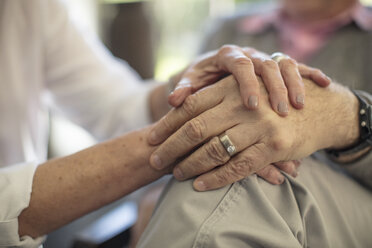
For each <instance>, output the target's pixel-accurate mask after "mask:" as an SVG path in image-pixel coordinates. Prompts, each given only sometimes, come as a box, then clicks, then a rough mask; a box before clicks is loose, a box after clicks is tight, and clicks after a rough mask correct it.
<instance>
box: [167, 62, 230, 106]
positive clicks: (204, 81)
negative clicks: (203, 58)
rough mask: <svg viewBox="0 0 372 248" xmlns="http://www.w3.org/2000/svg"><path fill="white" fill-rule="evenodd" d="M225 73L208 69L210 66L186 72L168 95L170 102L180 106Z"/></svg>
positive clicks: (172, 104)
mask: <svg viewBox="0 0 372 248" xmlns="http://www.w3.org/2000/svg"><path fill="white" fill-rule="evenodd" d="M209 60H210V59H209ZM223 74H224V73H223V72H217V71H216V72H213V71H211V70H208V66H205V67H204V68H203V69H198V70H191V71H188V72H186V73H185V75H184V76H183V77H182V78H181V80H180V82H178V83H177V85H176V87H175V89H174V91H173V92H172V93H171V94H170V95H169V96H168V103H169V104H170V105H171V106H173V107H179V106H180V105H181V104H182V103H183V102H184V101H185V99H186V98H187V97H188V96H189V95H191V94H193V93H195V92H196V91H198V90H200V89H201V88H203V87H205V86H208V85H210V84H212V83H215V82H217V81H219V79H221V76H222V75H223Z"/></svg>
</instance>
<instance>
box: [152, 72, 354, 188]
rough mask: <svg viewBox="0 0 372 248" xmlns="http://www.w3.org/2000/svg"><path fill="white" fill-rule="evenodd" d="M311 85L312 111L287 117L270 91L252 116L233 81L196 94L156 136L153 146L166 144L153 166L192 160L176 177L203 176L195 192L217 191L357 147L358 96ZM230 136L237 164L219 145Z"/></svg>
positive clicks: (157, 128)
mask: <svg viewBox="0 0 372 248" xmlns="http://www.w3.org/2000/svg"><path fill="white" fill-rule="evenodd" d="M305 86H306V92H307V94H308V99H309V104H308V106H307V107H306V108H304V109H303V110H301V111H299V110H295V109H293V113H292V114H291V115H289V116H288V117H287V118H281V117H280V116H278V115H276V114H275V113H274V112H273V111H272V110H271V108H270V106H269V103H268V96H267V94H266V93H265V92H266V90H265V88H264V87H263V85H262V84H261V85H260V90H261V94H262V95H263V96H265V97H263V99H264V101H263V104H261V107H260V108H259V109H258V110H257V111H246V109H245V106H244V104H243V103H242V100H241V98H240V97H239V95H240V92H239V88H238V85H237V83H236V82H235V80H234V79H233V78H232V77H228V78H225V79H224V80H221V82H219V83H217V84H214V85H211V86H209V87H207V88H205V89H203V90H200V91H198V92H196V93H195V94H193V95H191V96H189V97H188V98H186V100H185V102H184V104H183V105H182V106H181V107H179V108H177V109H173V110H172V111H171V112H170V113H169V114H168V115H166V116H165V117H164V118H163V119H162V120H161V121H160V122H159V123H157V124H156V125H155V127H154V128H153V130H152V131H151V134H150V136H149V137H150V141H151V143H152V144H157V143H160V142H163V141H164V140H165V139H166V140H165V141H164V142H163V143H162V144H161V145H160V146H159V147H158V149H157V150H156V151H155V152H154V153H153V154H152V156H151V158H150V163H151V165H152V166H153V167H155V168H157V169H160V168H164V167H167V166H168V165H170V164H172V163H173V162H175V161H176V160H179V159H180V158H182V157H185V155H188V156H187V157H186V158H185V159H184V160H182V161H181V162H179V163H178V164H177V165H176V167H175V169H174V170H173V173H174V175H175V177H176V178H177V179H180V180H183V179H187V178H191V177H193V176H195V175H200V174H203V175H201V176H199V177H198V178H197V179H196V180H195V181H194V187H195V188H196V189H197V190H209V189H215V188H219V187H222V186H224V185H227V184H229V183H232V182H235V181H238V180H240V179H242V178H245V177H247V176H249V175H250V174H252V173H254V172H257V171H259V170H261V169H262V168H265V166H267V165H269V164H271V163H274V162H280V161H289V160H293V159H299V158H303V157H305V156H307V155H309V154H311V153H313V152H315V151H317V150H319V149H323V148H330V147H332V148H340V147H345V146H348V145H351V144H352V143H354V142H356V141H357V139H358V137H359V133H358V132H359V129H358V114H357V113H358V102H357V100H356V98H355V96H354V95H353V94H352V93H351V92H350V91H349V90H347V89H345V88H343V87H341V86H338V85H336V84H332V86H330V87H328V88H326V89H321V88H319V87H317V86H316V85H314V84H313V83H312V82H306V84H305ZM325 110H326V111H325ZM343 113H348V114H347V115H345V114H343ZM173 132H175V133H174V134H172V133H173ZM223 133H225V134H227V135H228V137H229V138H230V140H231V141H232V143H233V144H234V146H235V148H236V151H237V152H238V153H237V154H236V155H235V156H233V157H231V159H230V156H229V154H228V152H227V150H226V149H225V148H224V147H223V145H222V144H221V142H220V140H219V138H218V135H220V134H223ZM171 134H172V136H170V137H169V138H168V139H167V137H168V136H169V135H171ZM195 147H198V148H197V149H195Z"/></svg>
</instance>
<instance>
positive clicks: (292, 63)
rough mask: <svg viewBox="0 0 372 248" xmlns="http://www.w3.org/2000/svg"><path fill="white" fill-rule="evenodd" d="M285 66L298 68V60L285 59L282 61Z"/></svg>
mask: <svg viewBox="0 0 372 248" xmlns="http://www.w3.org/2000/svg"><path fill="white" fill-rule="evenodd" d="M280 62H281V63H282V64H283V65H284V66H286V67H288V68H289V67H297V62H296V60H294V59H292V58H288V59H283V60H282V61H280Z"/></svg>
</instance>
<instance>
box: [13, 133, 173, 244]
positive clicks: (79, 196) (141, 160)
mask: <svg viewBox="0 0 372 248" xmlns="http://www.w3.org/2000/svg"><path fill="white" fill-rule="evenodd" d="M148 129H149V128H145V129H143V130H140V131H136V132H132V133H130V134H127V135H124V136H121V137H119V138H117V139H114V140H111V141H108V142H104V143H101V144H98V145H96V146H93V147H91V148H88V149H86V150H83V151H81V152H78V153H76V154H73V155H71V156H67V157H63V158H58V159H54V160H50V161H47V162H45V163H44V164H41V165H40V166H39V167H38V168H37V170H36V173H35V176H34V179H33V186H32V194H31V201H30V205H29V207H27V208H26V209H24V210H23V211H22V213H21V215H20V216H19V219H18V220H19V234H20V236H23V235H29V236H31V237H39V236H41V235H44V234H47V233H49V232H51V231H52V230H55V229H57V228H59V227H61V226H63V225H65V224H67V223H69V222H71V221H73V220H75V219H77V218H78V217H81V216H83V215H84V214H87V213H89V212H91V211H93V210H95V209H98V208H99V207H102V206H104V205H106V204H108V203H110V202H113V201H115V200H117V199H119V198H121V197H122V196H124V195H127V194H129V193H130V192H132V191H134V190H136V189H138V188H140V187H142V186H144V185H146V184H148V183H150V182H152V181H154V180H156V179H158V178H160V177H161V176H163V175H164V174H166V173H168V172H169V171H170V170H169V168H168V169H166V170H163V171H156V170H154V169H152V168H151V167H150V166H149V165H148V158H149V156H150V154H151V152H152V151H154V149H155V147H153V146H149V145H148V143H147V141H146V138H147V136H148Z"/></svg>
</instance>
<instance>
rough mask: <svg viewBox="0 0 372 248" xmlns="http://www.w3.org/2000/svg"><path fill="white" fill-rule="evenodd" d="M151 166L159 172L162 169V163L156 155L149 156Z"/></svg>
mask: <svg viewBox="0 0 372 248" xmlns="http://www.w3.org/2000/svg"><path fill="white" fill-rule="evenodd" d="M150 161H151V165H152V166H153V167H154V168H155V169H158V170H161V169H163V166H162V161H161V159H160V157H159V156H158V155H156V154H155V155H152V156H151V159H150Z"/></svg>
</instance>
